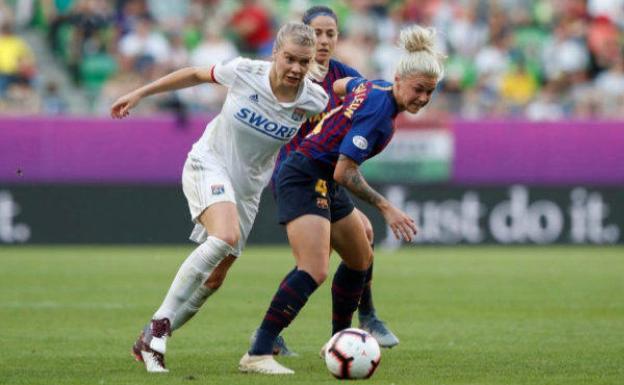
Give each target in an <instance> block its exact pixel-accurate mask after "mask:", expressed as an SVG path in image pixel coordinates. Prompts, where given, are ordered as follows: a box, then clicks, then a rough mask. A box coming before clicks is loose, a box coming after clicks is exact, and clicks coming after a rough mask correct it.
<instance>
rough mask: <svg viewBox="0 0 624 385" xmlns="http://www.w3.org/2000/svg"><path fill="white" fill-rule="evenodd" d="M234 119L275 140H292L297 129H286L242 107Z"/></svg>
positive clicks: (286, 127)
mask: <svg viewBox="0 0 624 385" xmlns="http://www.w3.org/2000/svg"><path fill="white" fill-rule="evenodd" d="M234 117H235V118H236V120H238V121H239V122H241V123H243V124H245V125H246V126H248V127H251V128H253V129H254V130H256V131H258V132H260V133H262V134H265V135H268V136H270V137H272V138H275V139H280V140H282V141H288V140H290V138H292V137H293V136H294V135H295V134H296V133H297V130H298V129H299V127H288V126H284V125H282V124H279V123H277V122H274V121H271V120H269V119H268V118H265V117H264V116H263V115H262V114H260V113H258V112H256V111H253V110H251V109H249V108H244V107H243V108H241V109H240V110H239V111H238V112H237V113H236V114H235V115H234Z"/></svg>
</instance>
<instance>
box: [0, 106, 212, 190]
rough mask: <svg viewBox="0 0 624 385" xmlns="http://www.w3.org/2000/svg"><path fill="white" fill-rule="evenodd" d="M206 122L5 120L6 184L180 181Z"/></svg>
mask: <svg viewBox="0 0 624 385" xmlns="http://www.w3.org/2000/svg"><path fill="white" fill-rule="evenodd" d="M206 121H207V120H206V119H203V120H202V119H191V121H189V122H188V124H187V125H186V126H185V127H180V126H178V125H177V124H176V122H175V120H174V119H170V118H154V119H145V118H137V119H133V118H129V119H124V120H112V119H91V118H89V119H86V118H85V119H69V118H68V119H43V118H23V119H10V120H9V119H3V120H0V181H2V182H11V183H30V182H55V183H56V182H62V183H67V182H81V183H82V182H86V183H111V182H112V183H116V182H120V183H126V182H137V183H142V182H154V183H161V182H165V183H171V182H176V183H177V182H178V181H179V180H180V176H181V173H182V166H183V164H184V160H185V158H186V154H187V153H188V151H189V150H190V149H191V146H192V144H193V143H194V142H195V141H196V140H197V139H198V138H199V136H200V135H201V133H202V132H203V130H204V127H205V125H206Z"/></svg>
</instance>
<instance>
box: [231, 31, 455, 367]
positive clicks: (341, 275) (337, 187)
mask: <svg viewBox="0 0 624 385" xmlns="http://www.w3.org/2000/svg"><path fill="white" fill-rule="evenodd" d="M401 42H402V45H403V47H404V48H405V50H406V53H405V54H404V55H403V57H402V58H401V60H400V61H399V63H398V68H397V72H396V75H395V79H394V80H395V82H394V84H392V83H389V82H385V81H382V80H375V81H367V80H366V79H362V78H345V79H341V80H338V81H336V82H335V83H334V85H333V87H334V90H335V91H336V92H337V93H338V94H347V96H346V98H345V101H344V104H343V105H342V106H339V107H336V108H335V109H334V110H332V111H331V112H330V113H328V114H327V115H325V117H324V118H323V120H322V121H321V122H320V123H319V124H318V125H317V126H316V127H315V128H314V130H313V131H312V132H311V133H310V134H309V135H308V136H307V137H306V138H305V139H304V140H303V142H302V143H301V144H300V145H299V147H298V148H297V150H296V151H295V152H293V153H291V154H290V155H289V156H288V158H287V160H286V161H285V162H284V164H283V165H282V166H281V167H280V170H279V175H278V181H277V186H276V189H277V197H278V210H279V218H280V222H281V223H283V224H285V225H286V231H287V233H288V239H289V241H290V244H291V247H292V249H293V254H294V256H295V261H296V264H297V269H296V270H295V271H293V272H291V273H289V276H287V277H286V279H285V280H284V281H283V282H282V283H281V285H280V287H279V288H278V290H277V293H276V294H275V296H274V297H273V300H272V302H271V304H270V306H269V308H268V310H267V312H266V315H265V317H264V319H263V321H262V324H261V326H260V329H259V330H258V333H257V338H256V340H255V343H254V344H253V345H252V347H251V349H250V350H249V352H247V353H246V354H245V355H244V356H243V357H242V358H241V360H240V363H239V370H241V371H243V372H256V373H266V374H292V373H294V372H293V371H292V370H290V369H288V368H286V367H284V366H282V365H281V364H279V363H278V362H277V361H275V359H274V358H273V355H272V354H271V352H272V347H273V343H274V340H275V338H276V337H277V336H278V335H279V334H280V333H281V331H282V330H283V329H284V328H285V327H287V326H288V325H289V324H290V323H291V322H292V320H293V319H294V318H295V317H296V315H297V314H298V313H299V311H300V310H301V308H302V307H303V306H304V305H305V303H306V302H307V300H308V298H309V296H310V295H311V294H312V293H313V292H314V291H315V290H316V288H317V287H318V286H319V285H320V284H321V283H322V282H323V281H324V280H325V278H326V277H327V270H328V265H329V251H330V247H333V248H334V249H335V250H336V251H338V253H339V254H340V256H341V258H342V259H343V262H344V263H343V264H341V265H340V267H339V268H338V271H337V272H336V274H335V276H334V280H333V284H332V302H333V306H332V311H333V315H332V327H333V332H334V333H336V332H338V331H340V330H343V329H345V328H348V327H349V326H350V325H351V317H352V315H353V312H354V311H355V310H356V308H357V305H358V302H359V300H360V296H361V294H362V291H363V289H364V282H365V278H366V273H367V270H368V268H369V266H370V263H371V258H372V249H371V247H370V244H369V243H368V241H367V239H366V236H365V234H364V228H363V225H362V221H361V220H360V218H359V217H358V215H357V214H356V213H355V212H354V211H353V209H354V207H353V203H352V202H351V200H350V198H349V197H348V195H346V191H345V188H346V189H348V190H349V191H351V192H352V193H354V194H355V195H356V196H358V197H360V198H361V199H363V200H365V201H367V202H368V203H370V204H372V205H373V206H375V207H376V208H377V209H378V210H379V211H380V212H381V214H382V215H383V217H384V219H385V220H386V222H387V223H388V225H389V227H390V229H391V230H392V231H393V233H394V235H395V236H396V237H397V238H399V239H404V240H406V241H411V240H412V239H413V237H414V235H415V234H416V230H417V229H416V225H415V223H414V221H413V219H411V218H410V217H409V216H407V214H405V213H404V212H402V211H401V210H399V209H397V208H396V207H394V206H393V205H392V204H391V203H390V202H388V200H387V199H385V198H384V197H383V196H381V195H380V194H379V193H378V192H376V191H375V190H374V189H372V188H371V187H370V186H369V185H368V183H366V181H365V180H364V178H363V177H362V174H361V173H360V170H359V165H360V164H361V163H362V162H364V161H365V160H366V159H369V158H371V157H373V156H375V155H376V154H378V153H379V152H380V151H382V150H383V149H384V148H385V147H386V145H387V144H388V142H389V141H390V139H391V137H392V135H393V133H394V119H395V117H396V116H397V114H398V113H399V112H401V111H408V112H410V113H416V112H418V111H419V110H420V109H421V108H422V107H424V106H425V105H426V104H427V103H428V102H429V100H430V99H431V95H432V93H433V91H434V89H435V88H436V86H437V84H438V81H439V80H440V79H441V78H442V76H443V65H442V56H441V55H440V54H439V53H438V52H437V51H436V50H435V49H434V31H433V30H430V29H424V28H422V27H419V26H412V27H410V28H406V29H404V30H403V31H402V32H401ZM310 234H314V237H311V236H310ZM330 245H331V246H330Z"/></svg>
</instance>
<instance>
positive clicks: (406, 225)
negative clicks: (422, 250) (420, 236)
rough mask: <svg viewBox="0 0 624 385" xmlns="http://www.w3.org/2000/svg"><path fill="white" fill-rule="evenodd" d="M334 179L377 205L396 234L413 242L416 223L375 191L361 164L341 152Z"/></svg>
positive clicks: (358, 195)
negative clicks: (363, 173) (366, 178)
mask: <svg viewBox="0 0 624 385" xmlns="http://www.w3.org/2000/svg"><path fill="white" fill-rule="evenodd" d="M334 180H335V181H336V182H337V183H339V184H341V185H343V186H344V187H346V188H347V189H348V190H349V191H351V192H352V193H353V194H355V196H357V197H358V198H360V199H362V200H364V201H366V202H368V203H370V204H371V205H373V206H375V207H376V208H377V209H378V210H379V211H380V212H381V214H382V215H383V217H384V219H385V220H386V223H388V226H390V228H391V229H392V232H393V233H394V236H395V237H397V238H398V239H404V240H406V241H409V242H411V241H412V239H413V237H414V235H416V232H417V231H418V229H417V228H416V223H414V220H413V219H412V218H410V217H409V216H408V215H407V214H405V213H404V212H403V211H401V210H399V209H398V208H396V207H394V205H392V204H391V203H390V202H389V201H388V200H387V199H386V198H384V197H383V196H382V195H381V194H380V193H378V192H377V191H375V189H373V188H372V187H371V186H370V185H369V184H368V182H366V180H365V179H364V176H363V175H362V173H361V172H360V167H359V165H358V164H357V163H356V162H355V161H354V160H353V159H351V158H349V157H348V156H346V155H343V154H341V155H340V157H339V158H338V162H337V163H336V168H335V170H334Z"/></svg>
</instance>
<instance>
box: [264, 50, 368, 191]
mask: <svg viewBox="0 0 624 385" xmlns="http://www.w3.org/2000/svg"><path fill="white" fill-rule="evenodd" d="M361 76H362V75H360V73H359V72H357V71H356V70H355V69H353V68H352V67H349V66H348V65H346V64H343V63H341V62H339V61H337V60H334V59H330V60H329V67H328V71H327V75H325V78H324V79H323V81H322V82H320V83H319V82H317V84H319V85H321V86H322V87H323V89H324V90H325V92H326V93H327V95H329V102H328V103H327V107H326V108H325V111H323V112H322V113H320V114H318V115H315V116H312V117H311V118H309V119H308V120H306V121H305V122H304V123H303V124H302V125H301V127H300V128H299V132H297V134H296V135H295V136H294V137H293V138H292V139H291V140H290V142H288V143H286V144H285V145H284V146H282V148H281V149H280V152H279V154H278V155H277V161H276V162H275V169H274V170H273V176H272V177H271V181H272V182H273V183H274V182H275V178H276V177H277V171H278V170H279V167H280V165H281V163H282V161H284V160H285V159H286V157H287V156H288V154H289V153H290V152H291V151H293V150H295V149H296V148H297V146H299V143H301V141H302V140H303V138H305V137H306V136H307V135H308V134H309V133H310V131H312V130H313V129H314V127H315V126H316V125H317V123H318V122H320V121H321V119H323V116H325V115H326V114H327V113H328V112H329V111H332V110H333V109H334V108H336V107H338V106H340V105H341V104H342V99H341V98H340V96H338V95H337V94H336V93H335V92H334V89H333V87H332V86H333V84H334V82H335V81H336V80H338V79H343V78H347V77H353V78H359V77H361Z"/></svg>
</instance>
